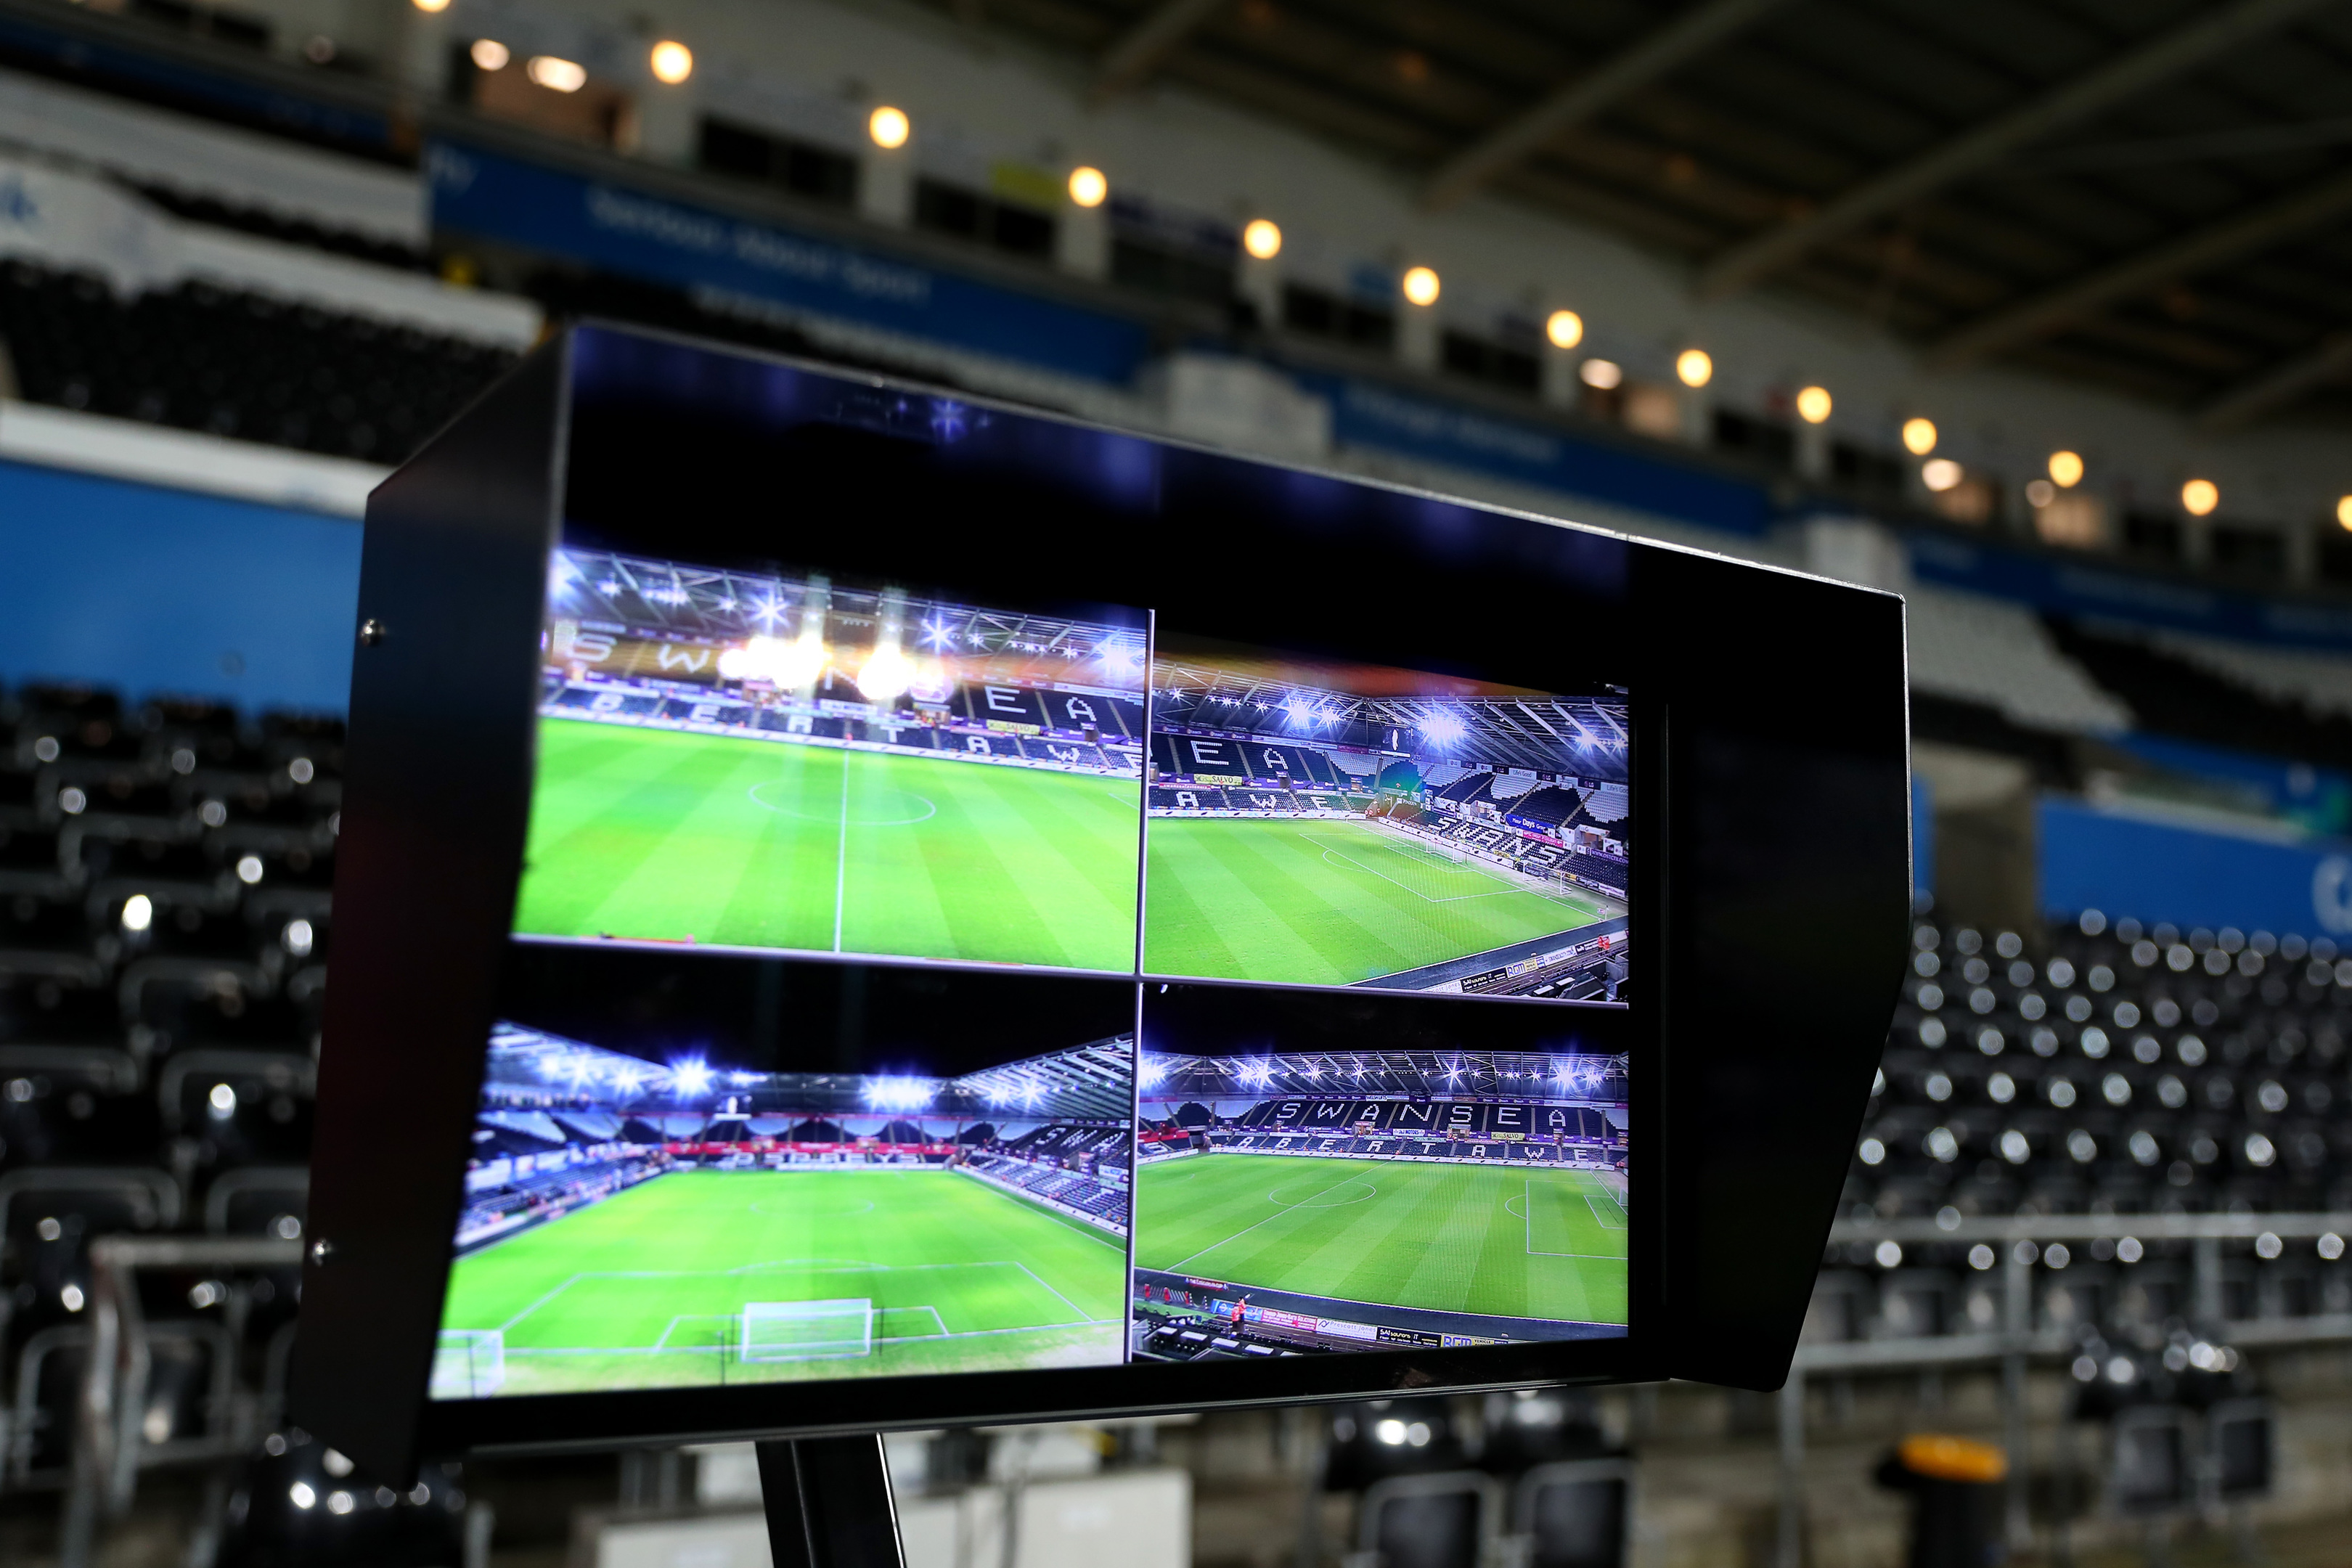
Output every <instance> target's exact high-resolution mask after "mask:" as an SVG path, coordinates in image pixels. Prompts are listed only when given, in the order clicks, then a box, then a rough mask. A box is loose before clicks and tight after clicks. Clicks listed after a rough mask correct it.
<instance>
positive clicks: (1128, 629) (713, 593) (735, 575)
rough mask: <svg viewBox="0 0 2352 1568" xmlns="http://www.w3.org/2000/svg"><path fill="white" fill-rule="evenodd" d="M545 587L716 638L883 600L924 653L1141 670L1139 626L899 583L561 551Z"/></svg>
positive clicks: (880, 608) (626, 616) (786, 627)
mask: <svg viewBox="0 0 2352 1568" xmlns="http://www.w3.org/2000/svg"><path fill="white" fill-rule="evenodd" d="M547 592H548V606H549V609H550V611H551V613H553V614H558V615H576V616H593V617H597V618H602V619H609V620H614V621H620V622H623V623H625V624H627V625H630V626H635V627H637V628H639V629H640V630H645V631H658V632H661V633H664V634H667V635H670V636H677V637H710V638H720V639H725V638H736V637H791V636H795V635H797V634H798V633H799V631H800V629H801V611H802V608H803V605H809V604H811V603H821V604H822V605H823V607H824V611H825V614H826V616H827V617H828V618H829V619H835V620H837V619H838V618H840V617H843V616H854V617H858V618H861V619H879V618H880V617H882V616H883V615H884V613H885V606H886V601H888V602H889V607H890V608H891V609H892V610H893V611H894V612H895V614H896V616H898V617H903V620H904V623H905V626H906V627H907V634H908V637H909V639H910V640H911V641H912V643H913V644H914V645H915V646H916V647H919V648H921V649H923V650H926V651H930V652H937V653H941V654H950V653H961V654H998V653H1025V654H1037V655H1053V656H1056V657H1059V658H1065V659H1068V660H1070V661H1072V662H1075V661H1076V660H1078V659H1080V658H1088V657H1090V656H1092V655H1094V654H1096V653H1097V652H1102V653H1105V654H1106V656H1107V658H1108V659H1109V661H1110V662H1112V663H1113V664H1114V665H1115V666H1116V667H1117V668H1118V673H1120V674H1122V675H1124V676H1126V677H1127V678H1129V679H1135V678H1139V677H1140V675H1141V674H1142V665H1143V633H1142V629H1141V627H1140V626H1108V625H1105V624H1102V623H1099V622H1094V621H1076V620H1072V619H1070V618H1069V617H1067V616H1033V615H1028V614H1025V613H1024V612H1021V611H1017V610H999V609H982V608H980V607H978V606H976V605H961V604H955V603H951V602H950V601H948V600H945V599H938V598H931V597H926V596H925V595H919V594H904V593H901V592H900V591H898V590H897V589H877V588H874V587H871V586H866V587H857V586H851V585H846V584H827V583H824V581H822V580H811V579H808V578H798V577H781V576H776V575H773V574H761V573H755V572H730V571H725V570H722V569H720V568H718V567H711V566H691V565H687V564H685V563H681V562H676V561H657V560H655V559H653V558H651V557H648V556H641V555H623V554H618V553H615V552H612V551H602V550H578V549H566V550H559V551H557V552H555V556H554V562H553V564H552V565H551V567H550V568H549V572H548V586H547Z"/></svg>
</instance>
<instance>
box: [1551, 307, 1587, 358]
mask: <svg viewBox="0 0 2352 1568" xmlns="http://www.w3.org/2000/svg"><path fill="white" fill-rule="evenodd" d="M1544 336H1546V337H1548V338H1549V339H1550V340H1551V346H1552V347H1554V348H1556V349H1572V348H1574V347H1575V346H1576V345H1577V344H1579V343H1580V342H1583V341H1584V318H1583V317H1581V316H1580V315H1578V314H1577V313H1576V312H1575V311H1573V310H1554V311H1553V312H1552V313H1551V317H1550V319H1549V320H1548V321H1545V322H1544Z"/></svg>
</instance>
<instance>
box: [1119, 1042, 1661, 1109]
mask: <svg viewBox="0 0 2352 1568" xmlns="http://www.w3.org/2000/svg"><path fill="white" fill-rule="evenodd" d="M1625 1062H1626V1058H1624V1057H1623V1056H1622V1055H1617V1056H1601V1055H1597V1054H1596V1055H1590V1056H1587V1055H1570V1054H1564V1053H1555V1052H1550V1051H1309V1052H1298V1051H1269V1052H1266V1053H1265V1054H1262V1055H1253V1056H1230V1057H1201V1056H1177V1055H1171V1054H1167V1053H1163V1052H1159V1051H1146V1052H1145V1053H1144V1056H1143V1065H1142V1078H1141V1088H1142V1092H1143V1094H1144V1096H1145V1098H1147V1099H1151V1100H1177V1099H1197V1098H1211V1097H1227V1098H1229V1097H1231V1096H1234V1095H1250V1096H1254V1097H1256V1098H1259V1099H1265V1098H1268V1097H1274V1096H1282V1095H1297V1096H1300V1097H1302V1098H1314V1097H1317V1096H1327V1097H1337V1096H1340V1095H1353V1096H1361V1097H1377V1096H1391V1095H1400V1094H1402V1095H1407V1096H1412V1097H1414V1098H1419V1097H1422V1096H1435V1095H1449V1096H1454V1097H1457V1098H1461V1097H1471V1096H1476V1097H1481V1098H1485V1097H1492V1096H1504V1097H1510V1098H1518V1099H1528V1100H1610V1101H1621V1100H1623V1099H1624V1098H1625Z"/></svg>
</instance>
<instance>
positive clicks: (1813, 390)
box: [1797, 386, 1831, 425]
mask: <svg viewBox="0 0 2352 1568" xmlns="http://www.w3.org/2000/svg"><path fill="white" fill-rule="evenodd" d="M1830 406H1831V405H1830V393H1829V388H1827V387H1825V386H1809V387H1807V388H1805V390H1804V391H1802V392H1801V393H1799V394H1797V417H1798V418H1800V419H1801V420H1803V421H1804V422H1805V423H1806V424H1808V425H1819V424H1820V423H1821V422H1822V420H1824V419H1827V418H1828V417H1829V416H1830Z"/></svg>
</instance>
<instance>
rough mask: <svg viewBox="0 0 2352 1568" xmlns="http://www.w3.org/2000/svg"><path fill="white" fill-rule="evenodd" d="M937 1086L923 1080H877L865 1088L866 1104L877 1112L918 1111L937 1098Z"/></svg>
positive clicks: (930, 1081)
mask: <svg viewBox="0 0 2352 1568" xmlns="http://www.w3.org/2000/svg"><path fill="white" fill-rule="evenodd" d="M938 1093H939V1086H938V1085H937V1084H936V1083H934V1082H933V1081H932V1080H931V1079H924V1078H877V1079H872V1080H871V1081H869V1082H868V1083H867V1084H866V1103H867V1104H868V1105H871V1106H873V1107H875V1108H876V1109H877V1110H922V1109H923V1108H924V1107H925V1106H928V1105H929V1104H930V1103H931V1101H932V1100H933V1099H935V1098H936V1097H937V1096H938Z"/></svg>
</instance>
